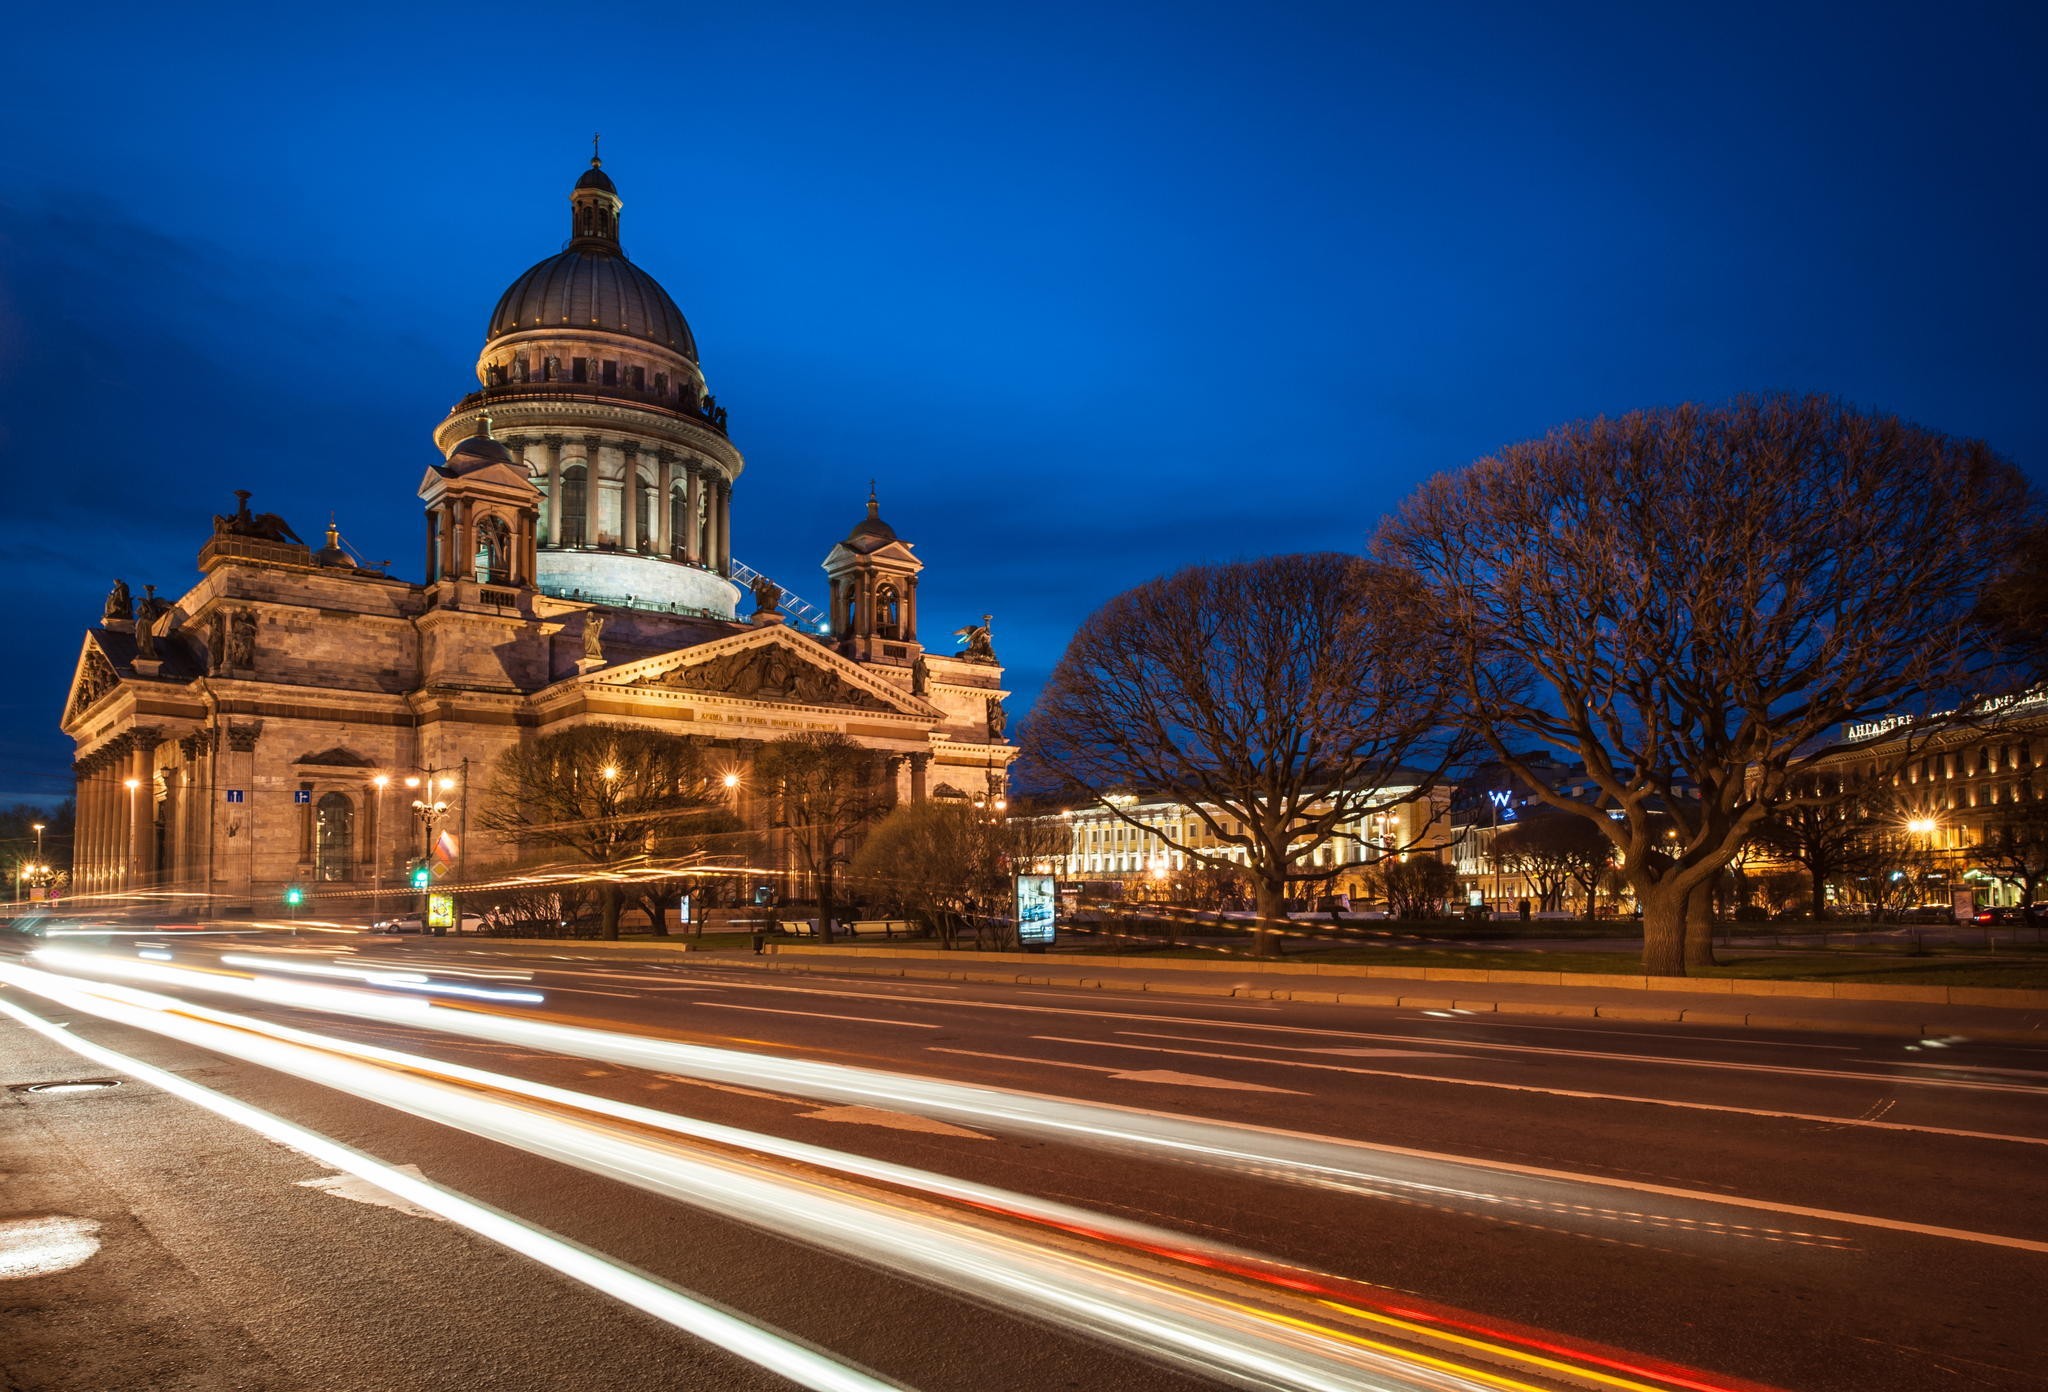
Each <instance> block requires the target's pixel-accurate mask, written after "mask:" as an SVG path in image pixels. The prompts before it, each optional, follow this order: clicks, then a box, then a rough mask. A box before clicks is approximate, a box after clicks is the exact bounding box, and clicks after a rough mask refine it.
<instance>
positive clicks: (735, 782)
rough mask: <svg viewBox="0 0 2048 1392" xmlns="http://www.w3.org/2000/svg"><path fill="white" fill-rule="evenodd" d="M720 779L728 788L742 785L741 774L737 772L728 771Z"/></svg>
mask: <svg viewBox="0 0 2048 1392" xmlns="http://www.w3.org/2000/svg"><path fill="white" fill-rule="evenodd" d="M719 781H720V782H722V783H724V784H725V786H726V787H728V788H737V787H739V785H740V776H739V775H738V774H736V773H728V774H727V775H726V776H725V777H724V778H722V779H720V780H719Z"/></svg>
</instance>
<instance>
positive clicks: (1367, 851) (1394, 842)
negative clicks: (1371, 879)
mask: <svg viewBox="0 0 2048 1392" xmlns="http://www.w3.org/2000/svg"><path fill="white" fill-rule="evenodd" d="M1414 790H1415V789H1414V785H1412V784H1411V785H1407V786H1390V787H1388V788H1385V789H1383V790H1382V793H1383V796H1381V797H1380V798H1379V799H1378V800H1379V801H1380V802H1381V803H1383V804H1396V803H1398V805H1391V806H1384V807H1383V810H1380V811H1376V812H1371V813H1368V814H1366V815H1365V816H1364V817H1361V818H1360V819H1359V820H1358V821H1357V822H1354V823H1348V824H1346V825H1344V826H1342V827H1340V828H1339V829H1338V832H1337V834H1336V835H1335V836H1333V837H1331V838H1330V840H1329V841H1328V843H1326V844H1325V845H1322V846H1319V847H1317V848H1316V849H1315V851H1314V852H1313V853H1312V854H1311V855H1310V856H1309V859H1308V861H1307V862H1305V863H1304V865H1303V868H1302V877H1303V878H1304V879H1306V878H1309V877H1313V876H1321V875H1327V876H1329V881H1328V883H1329V885H1330V888H1329V889H1328V890H1326V891H1323V892H1325V893H1329V894H1348V895H1351V896H1352V897H1353V898H1354V899H1356V900H1359V901H1361V902H1362V901H1363V900H1364V899H1365V898H1367V897H1369V894H1368V887H1367V884H1366V879H1365V876H1366V872H1367V871H1368V870H1369V869H1371V867H1372V866H1373V865H1374V864H1375V863H1377V862H1379V861H1381V860H1384V859H1386V858H1387V857H1388V856H1399V855H1403V854H1407V855H1416V854H1424V855H1440V854H1442V852H1443V848H1444V846H1445V844H1446V843H1447V842H1448V840H1449V838H1450V826H1449V820H1448V817H1447V813H1448V811H1449V806H1450V802H1449V796H1450V793H1449V789H1448V788H1442V789H1436V790H1433V792H1432V793H1430V794H1425V795H1422V796H1419V797H1415V798H1413V799H1412V800H1410V801H1406V802H1400V801H1399V799H1402V798H1406V797H1408V796H1409V794H1411V793H1413V792H1414ZM1110 800H1111V801H1112V802H1113V803H1115V804H1116V808H1117V811H1111V810H1110V809H1109V808H1107V807H1104V806H1102V805H1101V804H1099V803H1095V804H1088V805H1085V806H1081V807H1076V808H1073V809H1070V810H1068V811H1065V812H1061V813H1059V814H1058V816H1059V818H1060V820H1061V821H1062V822H1064V823H1065V824H1066V825H1067V828H1068V835H1067V854H1066V856H1065V858H1064V864H1055V865H1052V866H1049V867H1048V868H1049V869H1051V870H1052V871H1053V872H1054V873H1056V874H1058V875H1059V876H1061V877H1062V878H1063V879H1068V880H1090V881H1107V882H1113V883H1121V884H1125V885H1140V884H1143V883H1144V882H1145V881H1147V880H1164V879H1167V878H1169V877H1171V876H1173V875H1175V874H1178V873H1179V872H1181V871H1183V870H1186V869H1187V868H1188V867H1189V863H1190V861H1189V855H1188V852H1187V851H1184V850H1180V849H1177V848H1176V847H1175V846H1174V845H1170V844H1168V841H1167V839H1166V838H1167V837H1169V836H1170V837H1172V838H1173V839H1174V840H1175V841H1176V842H1178V843H1179V845H1181V846H1186V847H1189V848H1191V849H1192V850H1194V851H1196V852H1199V853H1201V854H1206V855H1213V856H1216V857H1218V858H1220V859H1223V860H1227V861H1229V862H1230V863H1231V864H1233V865H1240V866H1241V865H1244V864H1245V863H1246V854H1245V850H1244V848H1243V847H1241V846H1232V845H1229V844H1228V843H1226V842H1224V841H1222V840H1220V839H1219V838H1218V837H1217V836H1216V835H1215V833H1213V832H1212V831H1210V830H1209V828H1208V826H1207V825H1206V824H1205V823H1204V822H1203V821H1202V819H1201V818H1200V817H1199V816H1197V815H1196V814H1195V812H1194V811H1193V810H1192V809H1191V808H1190V807H1188V806H1187V804H1185V803H1182V802H1178V801H1175V800H1173V799H1170V798H1164V797H1149V798H1146V797H1135V796H1131V795H1128V794H1112V795H1111V798H1110ZM1119 812H1121V813H1122V814H1123V815H1121V816H1120V815H1118V813H1119ZM1126 818H1130V819H1132V820H1134V821H1135V822H1136V823H1138V825H1133V824H1132V820H1126ZM1223 820H1224V821H1225V822H1226V824H1228V825H1229V827H1230V829H1231V830H1233V831H1237V832H1241V831H1242V830H1243V824H1242V823H1240V822H1237V821H1236V820H1235V819H1233V818H1228V817H1226V818H1224V819H1223Z"/></svg>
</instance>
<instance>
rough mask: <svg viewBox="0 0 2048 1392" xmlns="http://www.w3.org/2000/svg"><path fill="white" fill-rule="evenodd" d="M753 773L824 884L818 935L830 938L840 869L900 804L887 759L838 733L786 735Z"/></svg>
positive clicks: (800, 855)
mask: <svg viewBox="0 0 2048 1392" xmlns="http://www.w3.org/2000/svg"><path fill="white" fill-rule="evenodd" d="M754 774H755V777H756V779H757V780H758V783H759V787H758V791H759V792H760V793H761V794H763V795H764V796H766V797H768V798H770V799H772V805H773V811H772V813H771V815H770V824H771V825H773V826H774V827H776V828H777V829H778V830H781V831H783V832H784V833H786V834H787V835H788V837H789V847H790V850H791V852H792V853H794V855H795V857H796V859H797V862H798V863H799V864H800V865H802V866H803V868H804V870H805V871H806V872H807V873H808V874H809V875H810V876H811V879H812V882H813V883H814V884H815V885H816V886H817V891H818V936H819V938H820V939H822V940H823V941H825V942H830V941H831V940H832V916H833V913H834V912H835V910H836V909H837V908H838V903H837V896H836V894H835V893H834V891H835V890H836V889H837V886H838V872H839V870H840V867H842V866H844V865H845V864H846V863H847V862H848V860H849V859H850V858H851V857H852V855H853V850H854V844H855V841H856V840H857V838H858V837H859V835H860V833H861V831H862V830H863V829H864V828H866V827H867V826H868V824H869V823H871V822H873V821H874V820H875V819H876V818H877V817H880V816H881V815H882V814H883V813H884V812H887V811H888V810H889V809H890V808H891V807H892V806H894V805H895V802H896V791H895V789H894V788H893V787H892V786H891V785H890V783H889V781H888V778H887V776H886V775H885V773H884V770H883V767H882V759H881V756H880V755H878V754H876V753H875V752H874V751H872V750H869V749H864V748H862V747H861V746H860V745H858V744H855V743H854V742H853V741H852V740H850V739H848V738H847V737H846V736H845V735H842V734H838V733H836V732H826V733H816V732H813V733H806V734H799V735H787V736H784V737H783V738H782V739H779V740H774V741H771V742H770V743H768V744H767V745H764V746H763V747H762V749H761V754H760V757H759V759H757V760H756V761H755V764H754Z"/></svg>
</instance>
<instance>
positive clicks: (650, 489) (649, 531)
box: [633, 473, 654, 552]
mask: <svg viewBox="0 0 2048 1392" xmlns="http://www.w3.org/2000/svg"><path fill="white" fill-rule="evenodd" d="M633 518H634V522H633V535H634V536H636V537H638V538H640V549H641V550H642V551H648V552H651V551H653V550H654V485H653V484H651V483H649V482H648V481H647V480H646V479H644V478H642V477H640V475H639V474H637V473H636V474H634V475H633Z"/></svg>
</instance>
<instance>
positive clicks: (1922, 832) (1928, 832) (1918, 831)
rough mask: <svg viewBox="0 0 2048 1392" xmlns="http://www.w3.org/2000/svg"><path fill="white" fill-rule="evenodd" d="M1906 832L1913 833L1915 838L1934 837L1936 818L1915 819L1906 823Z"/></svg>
mask: <svg viewBox="0 0 2048 1392" xmlns="http://www.w3.org/2000/svg"><path fill="white" fill-rule="evenodd" d="M1906 830H1908V831H1910V832H1912V833H1913V834H1914V835H1915V836H1932V835H1933V834H1934V818H1932V817H1915V818H1913V819H1912V820H1911V821H1909V822H1907V823H1906Z"/></svg>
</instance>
